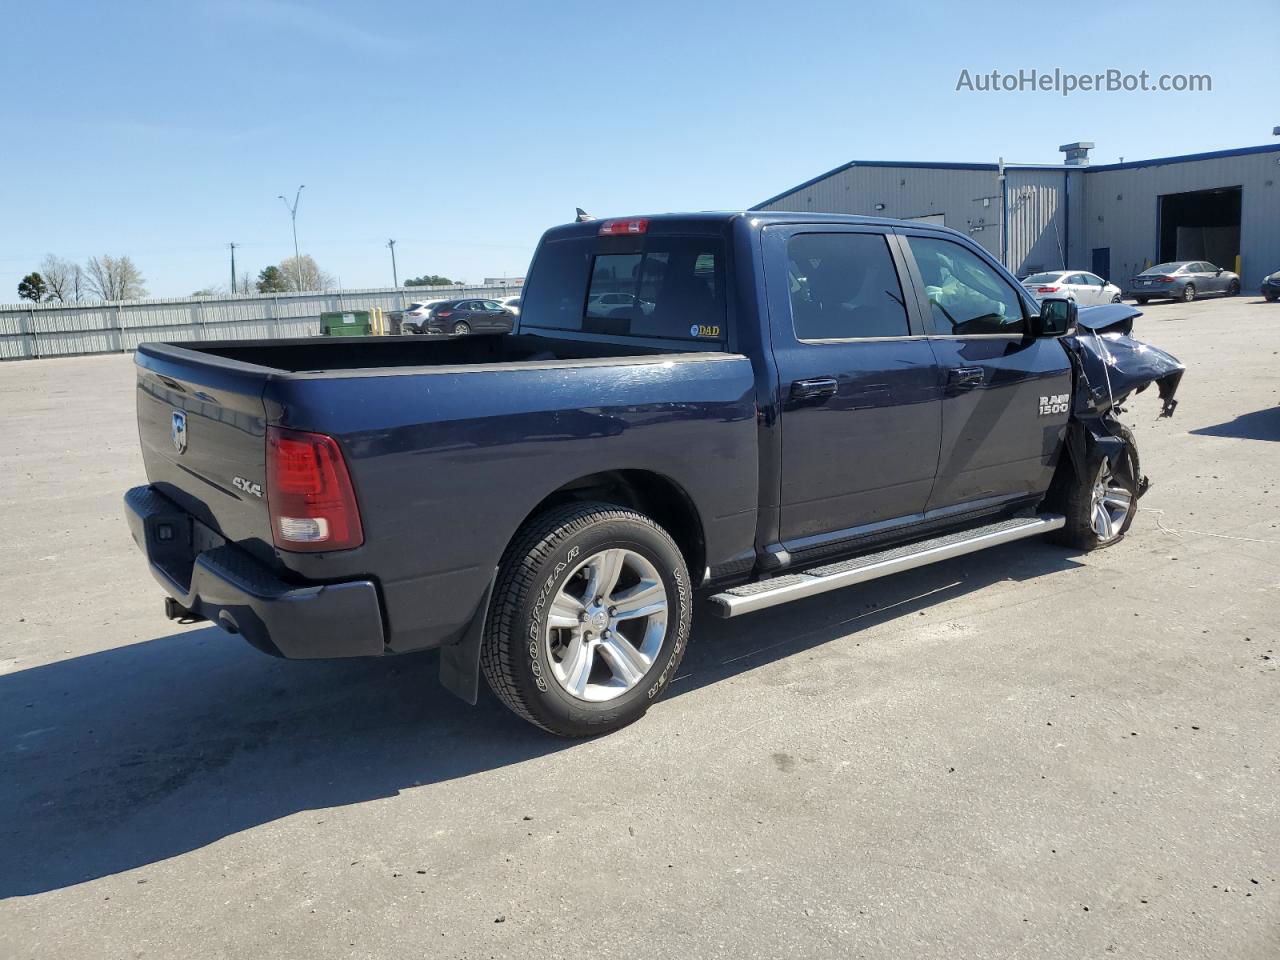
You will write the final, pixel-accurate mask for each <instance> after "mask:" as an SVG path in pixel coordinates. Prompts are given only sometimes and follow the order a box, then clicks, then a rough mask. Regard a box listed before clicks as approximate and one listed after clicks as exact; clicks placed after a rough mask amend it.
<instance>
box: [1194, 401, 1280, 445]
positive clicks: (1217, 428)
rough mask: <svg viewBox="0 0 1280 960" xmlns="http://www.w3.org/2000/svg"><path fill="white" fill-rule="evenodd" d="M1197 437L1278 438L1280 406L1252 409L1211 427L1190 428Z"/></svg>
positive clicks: (1279, 431)
mask: <svg viewBox="0 0 1280 960" xmlns="http://www.w3.org/2000/svg"><path fill="white" fill-rule="evenodd" d="M1191 433H1192V434H1194V435H1196V436H1199V437H1232V438H1234V439H1238V440H1280V407H1268V408H1267V409H1265V410H1253V411H1251V412H1249V413H1242V414H1240V416H1238V417H1236V418H1234V419H1232V420H1227V421H1224V422H1223V423H1215V424H1214V425H1213V426H1211V427H1201V428H1200V429H1199V430H1192V431H1191Z"/></svg>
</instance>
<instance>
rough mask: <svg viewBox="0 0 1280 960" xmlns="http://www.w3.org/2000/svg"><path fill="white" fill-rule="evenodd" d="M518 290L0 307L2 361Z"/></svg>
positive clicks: (315, 324)
mask: <svg viewBox="0 0 1280 960" xmlns="http://www.w3.org/2000/svg"><path fill="white" fill-rule="evenodd" d="M519 292H520V289H519V288H518V287H494V286H488V287H480V286H477V287H405V288H403V289H396V288H390V289H375V290H341V291H332V292H327V293H260V294H248V295H244V296H226V297H183V298H181V299H176V300H121V301H118V302H111V303H31V304H9V305H3V306H0V360H26V359H32V358H36V357H70V356H76V355H78V354H86V353H122V352H127V351H130V350H133V349H134V348H135V347H136V346H137V345H138V344H139V343H143V342H146V341H148V340H158V341H163V342H175V341H182V340H194V341H201V340H252V339H260V338H267V337H314V336H317V335H318V334H319V332H320V314H321V313H328V312H330V311H335V310H337V311H347V310H368V309H370V308H372V307H381V308H382V309H383V311H384V312H387V313H391V312H393V311H399V310H403V309H404V308H405V307H406V306H407V305H408V304H410V303H414V302H417V301H422V300H444V299H451V298H454V297H484V298H486V299H490V300H498V299H501V298H502V297H508V296H515V295H516V294H518V293H519Z"/></svg>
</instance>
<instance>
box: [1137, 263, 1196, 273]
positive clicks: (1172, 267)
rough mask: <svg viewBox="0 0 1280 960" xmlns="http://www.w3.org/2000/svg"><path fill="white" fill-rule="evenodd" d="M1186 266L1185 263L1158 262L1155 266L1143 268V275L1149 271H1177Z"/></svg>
mask: <svg viewBox="0 0 1280 960" xmlns="http://www.w3.org/2000/svg"><path fill="white" fill-rule="evenodd" d="M1185 266H1186V264H1185V263H1157V264H1156V265H1155V266H1154V267H1148V268H1147V269H1146V270H1143V271H1142V274H1141V275H1146V274H1148V273H1177V272H1178V271H1179V270H1181V269H1182V268H1183V267H1185Z"/></svg>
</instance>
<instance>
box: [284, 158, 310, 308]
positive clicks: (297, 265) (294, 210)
mask: <svg viewBox="0 0 1280 960" xmlns="http://www.w3.org/2000/svg"><path fill="white" fill-rule="evenodd" d="M305 186H306V184H305V183H303V184H299V185H298V192H297V193H295V194H294V195H293V206H289V201H288V200H286V199H285V198H284V195H283V194H280V195H279V196H280V202H281V203H283V204H284V206H285V209H286V210H288V211H289V220H290V221H292V223H293V272H294V273H295V274H297V281H298V292H299V293H301V292H302V257H301V256H299V255H298V198H299V197H301V196H302V188H303V187H305Z"/></svg>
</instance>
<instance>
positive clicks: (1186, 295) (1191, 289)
mask: <svg viewBox="0 0 1280 960" xmlns="http://www.w3.org/2000/svg"><path fill="white" fill-rule="evenodd" d="M1195 298H1196V288H1195V285H1194V284H1190V283H1188V284H1187V285H1186V286H1185V287H1183V288H1182V302H1183V303H1190V302H1191V301H1193V300H1194V299H1195Z"/></svg>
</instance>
